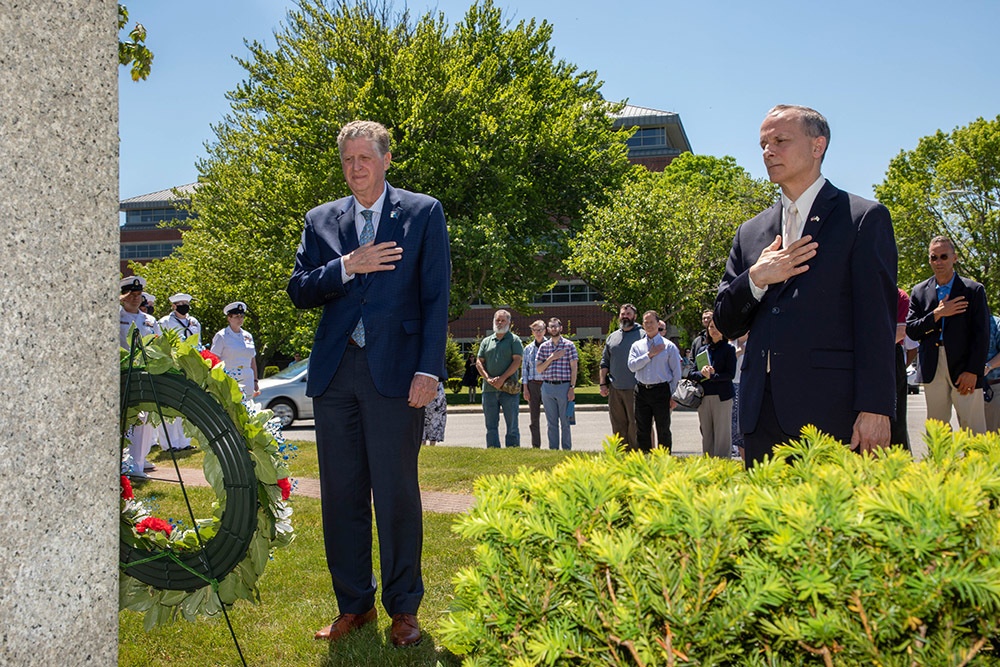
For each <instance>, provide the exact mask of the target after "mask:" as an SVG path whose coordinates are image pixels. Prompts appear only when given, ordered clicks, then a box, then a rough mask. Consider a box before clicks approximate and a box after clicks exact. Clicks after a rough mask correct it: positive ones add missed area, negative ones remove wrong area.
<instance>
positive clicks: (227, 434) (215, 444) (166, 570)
mask: <svg viewBox="0 0 1000 667" xmlns="http://www.w3.org/2000/svg"><path fill="white" fill-rule="evenodd" d="M137 351H138V352H139V353H141V355H142V358H143V363H144V364H146V365H148V363H149V359H148V357H147V355H146V348H145V346H144V345H143V343H142V338H141V337H140V336H139V331H138V330H137V329H133V331H132V339H131V345H130V348H129V364H128V370H123V371H122V374H121V406H120V411H121V422H120V434H121V439H120V444H121V446H122V448H124V447H125V430H126V429H125V426H126V414H127V412H128V409H129V408H130V407H133V406H136V405H139V404H140V403H152V404H154V405H155V406H156V412H157V414H158V415H159V418H160V422H161V423H166V422H165V421H164V418H163V408H164V407H167V408H173V409H175V410H177V411H178V412H180V413H181V414H183V415H184V418H185V419H187V420H188V421H190V422H191V423H192V424H193V425H194V426H196V427H197V428H198V429H199V430H201V432H202V433H203V434H204V436H205V441H206V442H205V444H206V445H207V446H208V447H209V448H210V449H211V450H212V452H213V453H214V454H215V456H216V457H217V458H218V459H219V463H220V464H221V466H222V475H223V480H224V488H225V490H226V508H225V510H224V511H223V514H222V521H221V525H220V527H219V530H218V532H217V533H216V535H215V536H214V537H212V538H211V539H210V540H207V541H205V540H202V537H201V533H200V531H199V530H198V521H197V520H196V519H195V516H194V510H193V509H192V508H191V502H190V500H189V498H188V494H187V489H186V488H185V486H184V480H183V478H182V477H181V473H180V466H179V465H178V463H177V456H176V453H175V452H176V450H174V449H173V447H171V446H170V437H169V435H167V434H166V429H164V437H165V438H166V440H167V451H169V452H170V458H171V461H172V462H173V465H174V471H175V472H176V473H177V480H178V481H177V482H176V483H177V484H180V489H181V494H182V495H183V497H184V503H185V505H186V506H187V510H188V515H189V516H190V518H191V523H192V525H193V526H194V529H195V534H196V535H197V537H198V545H199V549H198V550H197V551H193V552H191V553H188V554H176V553H174V552H173V551H170V550H162V551H148V550H145V549H140V548H137V547H135V546H133V545H131V544H128V543H127V542H126V541H125V540H124V539H120V541H119V558H120V561H121V562H120V567H121V569H122V571H123V572H124V573H125V574H127V575H129V576H131V577H134V578H136V579H138V580H139V581H142V582H143V583H146V584H149V585H151V586H153V587H155V588H159V589H163V590H179V591H189V592H190V591H194V590H196V589H198V588H201V587H202V586H204V585H205V584H208V585H210V586H211V587H212V592H213V593H214V594H215V596H216V599H217V600H218V602H219V606H220V607H221V608H222V613H223V616H224V617H225V619H226V626H227V627H228V628H229V634H230V636H231V637H232V639H233V644H234V645H235V647H236V651H237V653H238V654H239V656H240V661H241V663H242V664H243V665H244V667H246V664H247V663H246V659H245V658H244V657H243V651H242V650H241V648H240V643H239V640H238V639H237V638H236V632H235V630H234V629H233V625H232V622H231V621H230V619H229V613H228V611H227V610H226V604H225V603H224V602H223V601H222V598H221V596H220V595H219V581H220V580H221V579H222V578H223V577H225V576H226V575H227V574H229V573H230V572H232V571H233V569H234V568H235V567H236V566H237V565H238V564H239V563H240V561H242V560H243V559H244V558H245V557H246V554H247V550H248V549H249V547H250V542H251V540H252V538H253V534H254V530H255V529H256V524H257V477H256V475H255V474H254V466H253V462H252V461H251V460H250V456H249V454H248V453H247V448H246V445H245V443H244V440H243V437H242V435H241V434H240V432H239V430H238V429H237V428H236V426H235V424H233V421H232V419H230V417H229V415H228V414H226V411H225V410H224V409H223V407H222V406H221V405H220V404H219V402H218V401H216V400H215V399H214V398H212V397H211V396H210V395H209V394H208V393H207V392H206V391H205V390H203V389H202V388H201V387H199V386H198V385H197V384H195V383H194V382H192V381H191V380H189V379H187V378H186V377H182V376H180V375H172V374H168V373H163V374H159V375H153V374H150V373H149V372H147V371H146V370H145V369H143V368H134V367H133V362H134V360H135V358H136V352H137ZM139 463H140V465H141V462H139Z"/></svg>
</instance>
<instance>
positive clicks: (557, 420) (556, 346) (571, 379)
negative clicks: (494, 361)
mask: <svg viewBox="0 0 1000 667" xmlns="http://www.w3.org/2000/svg"><path fill="white" fill-rule="evenodd" d="M579 363H580V355H579V353H578V352H577V351H576V345H574V344H573V341H571V340H566V339H565V338H563V336H562V322H561V321H560V320H559V318H558V317H553V318H550V319H549V339H548V340H547V341H545V342H544V343H542V345H541V347H539V348H538V356H537V357H535V368H537V369H538V372H539V374H540V375H541V376H542V382H544V384H543V385H542V405H544V406H545V423H546V424H547V426H548V434H549V449H559V436H560V434H561V435H562V448H563V449H566V450H569V449H572V448H573V436H572V434H571V431H570V423H569V416H568V414H567V410H568V409H569V402H570V401H572V400H574V399H576V389H575V387H576V373H577V370H578V366H579Z"/></svg>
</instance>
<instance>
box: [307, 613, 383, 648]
mask: <svg viewBox="0 0 1000 667" xmlns="http://www.w3.org/2000/svg"><path fill="white" fill-rule="evenodd" d="M375 615H376V614H375V607H372V608H371V609H369V610H368V611H366V612H365V613H363V614H341V615H340V616H338V617H337V618H336V619H334V621H333V623H331V624H330V625H328V626H326V627H325V628H323V629H322V630H320V631H319V632H317V633H316V634H315V636H314V638H315V639H325V640H326V641H330V642H335V641H338V640H340V639H343V638H344V637H346V636H347V635H349V634H350V633H352V632H354V631H355V630H358V629H360V628H362V627H364V626H366V625H368V624H369V623H371V622H372V621H374V620H375Z"/></svg>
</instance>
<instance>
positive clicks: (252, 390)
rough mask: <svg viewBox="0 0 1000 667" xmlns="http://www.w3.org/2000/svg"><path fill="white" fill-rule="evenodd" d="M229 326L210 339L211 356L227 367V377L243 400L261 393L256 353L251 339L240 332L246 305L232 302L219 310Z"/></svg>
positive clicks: (243, 332)
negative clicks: (212, 354)
mask: <svg viewBox="0 0 1000 667" xmlns="http://www.w3.org/2000/svg"><path fill="white" fill-rule="evenodd" d="M222 312H223V313H225V315H226V319H227V320H229V326H228V327H226V328H225V329H223V330H222V331H220V332H219V333H217V334H215V337H214V338H212V352H213V353H214V354H215V355H216V356H218V357H219V359H221V360H222V361H224V362H225V363H226V374H227V375H228V376H229V377H231V378H233V379H234V380H236V382H237V384H239V385H240V389H242V390H243V395H244V396H245V397H246V398H251V397H253V396H256V395H257V394H259V393H260V391H259V389H258V385H257V349H256V348H255V347H254V344H253V336H251V335H250V332H249V331H244V330H243V317H244V316H245V315H246V312H247V305H246V304H245V303H243V302H242V301H234V302H232V303H231V304H229V305H228V306H226V307H225V308H223V310H222Z"/></svg>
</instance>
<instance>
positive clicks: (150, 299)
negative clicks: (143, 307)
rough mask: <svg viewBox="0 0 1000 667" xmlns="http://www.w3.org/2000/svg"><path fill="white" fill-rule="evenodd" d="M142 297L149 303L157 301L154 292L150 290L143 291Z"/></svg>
mask: <svg viewBox="0 0 1000 667" xmlns="http://www.w3.org/2000/svg"><path fill="white" fill-rule="evenodd" d="M142 298H143V299H145V300H146V303H149V304H154V303H156V297H155V296H153V295H152V294H150V293H149V292H143V293H142Z"/></svg>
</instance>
